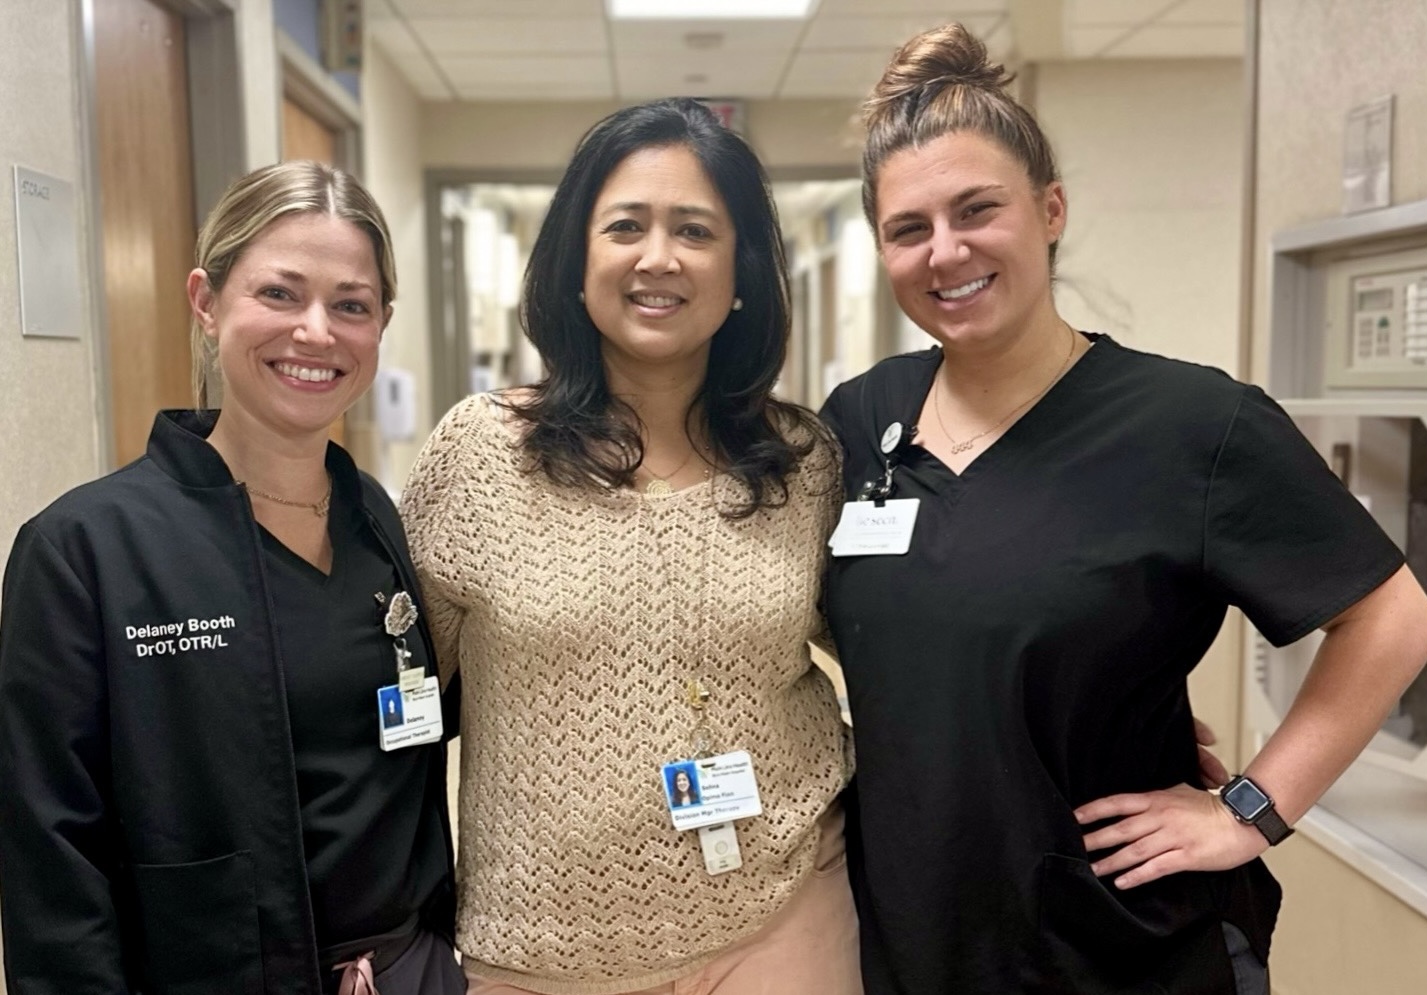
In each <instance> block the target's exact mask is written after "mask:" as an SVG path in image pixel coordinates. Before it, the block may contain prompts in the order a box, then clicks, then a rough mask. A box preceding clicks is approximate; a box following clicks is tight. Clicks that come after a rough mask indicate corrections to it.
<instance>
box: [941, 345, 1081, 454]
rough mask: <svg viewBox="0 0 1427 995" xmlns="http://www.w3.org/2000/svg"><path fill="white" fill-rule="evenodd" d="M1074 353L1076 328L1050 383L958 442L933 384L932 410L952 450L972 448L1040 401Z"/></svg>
mask: <svg viewBox="0 0 1427 995" xmlns="http://www.w3.org/2000/svg"><path fill="white" fill-rule="evenodd" d="M1074 355H1075V332H1074V330H1072V331H1071V333H1070V351H1069V352H1067V353H1066V354H1065V362H1063V363H1061V364H1060V369H1058V370H1056V371H1055V376H1053V377H1051V378H1050V383H1048V384H1046V385H1045V386H1044V387H1042V388H1041V389H1040V390H1038V391H1036V392H1035V393H1034V394H1032V395H1031V396H1030V397H1028V398H1026V399H1025V400H1024V401H1022V402H1021V403H1020V404H1018V405H1016V406H1015V407H1014V408H1012V409H1011V410H1010V411H1007V412H1006V416H1005V417H1004V418H1002V419H1001V420H1000V421H998V422H997V423H996V424H994V425H992V426H991V427H990V428H988V429H987V430H986V431H984V432H977V433H976V434H975V435H973V436H971V437H970V438H969V439H962V440H961V441H960V442H957V441H956V440H955V439H953V438H952V437H951V433H950V432H949V431H947V428H946V422H944V421H942V417H941V391H940V390H938V389H937V386H938V384H933V385H932V411H934V412H935V413H936V420H937V424H938V425H940V426H941V431H942V434H943V435H945V436H946V441H947V442H950V443H951V451H952V452H953V453H964V452H966V451H967V450H968V449H970V448H971V447H972V445H974V444H975V442H976V440H977V439H984V438H986V436H988V435H990V434H991V433H992V432H994V431H996V429H998V428H1000V427H1001V426H1002V425H1004V424H1006V422H1008V421H1010V420H1011V416H1012V415H1014V414H1015V413H1016V412H1017V411H1020V410H1021V409H1022V408H1024V407H1026V406H1027V405H1030V404H1034V403H1035V402H1036V401H1039V400H1040V399H1041V398H1042V397H1044V396H1045V393H1046V391H1048V390H1050V389H1051V388H1052V387H1054V386H1055V385H1056V383H1058V382H1059V380H1060V378H1061V377H1063V376H1064V375H1065V371H1066V370H1067V369H1068V368H1069V367H1070V357H1072V356H1074ZM942 362H946V357H945V355H943V357H942ZM939 380H940V378H939V377H938V381H939Z"/></svg>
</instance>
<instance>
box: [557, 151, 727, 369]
mask: <svg viewBox="0 0 1427 995" xmlns="http://www.w3.org/2000/svg"><path fill="white" fill-rule="evenodd" d="M735 244H736V232H735V231H734V227H733V221H732V219H731V218H730V216H729V213H728V208H727V206H726V205H725V204H724V202H723V198H722V197H721V196H719V193H718V190H717V189H716V188H715V187H714V185H713V183H712V182H711V181H710V180H709V177H708V174H707V173H705V172H704V169H703V166H702V165H701V164H700V163H699V160H698V159H697V158H696V157H695V155H694V153H693V152H692V151H691V150H690V149H689V148H688V147H687V146H684V145H665V146H655V147H650V148H644V149H640V150H639V151H637V152H633V153H631V154H630V155H629V156H628V157H626V158H625V159H624V161H623V162H621V163H620V164H619V165H618V166H616V167H615V169H614V170H613V171H612V172H611V173H610V175H609V178H608V179H607V180H606V181H605V184H604V186H603V187H602V188H601V189H600V193H599V196H598V197H597V198H596V200H595V205H594V210H593V211H592V212H591V214H590V221H589V229H588V233H587V245H588V250H587V254H586V257H585V275H584V295H585V309H586V310H587V311H588V312H589V315H590V319H591V320H592V321H593V322H594V324H595V327H596V328H598V329H599V332H600V335H601V337H602V342H601V347H602V352H603V354H604V357H605V362H606V363H607V364H609V363H612V362H614V363H620V364H633V365H637V366H657V365H662V364H667V363H671V362H686V361H688V360H689V359H691V358H694V357H701V358H703V359H704V360H705V361H706V360H707V355H708V349H709V342H710V340H711V339H712V338H713V336H714V333H716V332H717V331H718V330H719V329H720V328H721V327H723V323H724V321H725V320H726V319H727V318H728V314H729V311H730V309H731V308H732V306H733V296H734V286H733V284H734V247H735Z"/></svg>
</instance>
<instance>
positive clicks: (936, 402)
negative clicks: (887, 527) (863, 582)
mask: <svg viewBox="0 0 1427 995" xmlns="http://www.w3.org/2000/svg"><path fill="white" fill-rule="evenodd" d="M1074 355H1075V332H1074V331H1071V333H1070V351H1068V352H1067V353H1066V354H1065V362H1063V363H1061V364H1060V369H1058V370H1056V371H1055V376H1053V377H1051V378H1050V382H1049V383H1047V384H1046V385H1045V386H1044V387H1042V388H1041V389H1040V390H1038V391H1036V392H1035V393H1034V394H1032V395H1031V396H1030V397H1028V398H1026V399H1025V400H1024V401H1022V402H1021V403H1020V404H1018V405H1016V406H1015V407H1014V408H1012V409H1011V410H1010V411H1007V412H1006V415H1005V417H1003V418H1002V419H1001V420H1000V421H998V422H997V423H996V424H994V425H992V426H991V427H990V428H988V429H987V430H986V431H984V432H977V433H976V434H975V435H973V436H971V437H970V438H966V439H962V440H961V441H960V442H957V441H956V440H955V439H954V438H952V435H951V432H949V431H948V430H947V427H946V422H945V421H943V420H942V417H941V391H940V390H938V389H937V386H938V385H937V384H933V385H932V410H933V411H934V412H935V413H936V420H937V424H938V425H940V426H941V431H942V434H943V435H945V436H946V441H947V442H950V443H951V452H953V453H964V452H966V451H967V450H968V449H970V448H971V447H972V446H973V445H975V444H976V441H977V440H978V439H984V438H986V436H988V435H990V434H991V433H992V432H994V431H996V429H998V428H1000V427H1001V426H1002V425H1004V424H1006V422H1008V421H1010V420H1011V416H1012V415H1014V414H1015V413H1016V412H1018V411H1020V410H1021V409H1022V408H1025V407H1027V406H1029V405H1031V404H1034V403H1035V402H1036V401H1039V400H1040V399H1041V398H1042V397H1044V396H1045V394H1046V392H1047V391H1049V390H1050V389H1051V388H1052V387H1054V386H1055V385H1056V384H1057V383H1059V382H1060V378H1061V377H1063V376H1064V375H1065V371H1066V370H1067V369H1068V368H1069V367H1070V358H1071V357H1072V356H1074ZM945 361H946V359H945V356H943V359H942V362H945ZM675 472H676V473H677V472H678V471H675Z"/></svg>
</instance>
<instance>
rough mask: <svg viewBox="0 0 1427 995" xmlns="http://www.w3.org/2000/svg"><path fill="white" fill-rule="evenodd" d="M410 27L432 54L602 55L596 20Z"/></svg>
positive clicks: (445, 20)
mask: <svg viewBox="0 0 1427 995" xmlns="http://www.w3.org/2000/svg"><path fill="white" fill-rule="evenodd" d="M410 23H411V26H412V28H413V29H414V30H415V31H416V33H417V34H419V35H420V36H421V40H422V41H424V42H425V43H426V44H427V46H429V47H430V49H431V51H433V52H438V53H451V54H475V53H486V52H489V53H492V54H510V55H518V54H531V53H535V54H544V53H548V54H551V55H554V54H567V53H571V52H603V51H605V22H604V20H603V19H602V18H598V17H564V18H555V19H553V20H546V19H544V18H534V17H500V18H496V17H466V18H450V17H422V18H412V20H411V22H410Z"/></svg>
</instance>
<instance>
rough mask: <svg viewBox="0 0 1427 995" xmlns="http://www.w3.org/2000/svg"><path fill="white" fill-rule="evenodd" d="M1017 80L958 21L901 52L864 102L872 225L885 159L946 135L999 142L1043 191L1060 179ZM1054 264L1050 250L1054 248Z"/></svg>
mask: <svg viewBox="0 0 1427 995" xmlns="http://www.w3.org/2000/svg"><path fill="white" fill-rule="evenodd" d="M1014 79H1015V74H1014V73H1009V72H1007V71H1006V68H1005V67H1004V66H1002V65H1000V64H999V63H994V62H992V61H991V60H990V58H989V57H988V55H987V53H986V46H985V44H983V43H982V41H981V40H980V39H979V38H977V37H976V36H975V35H973V34H972V33H971V32H970V31H967V30H966V28H964V27H962V26H961V25H960V24H944V25H942V26H941V27H938V28H932V29H931V30H929V31H924V32H922V33H921V34H919V35H917V36H916V37H915V38H913V39H912V40H911V41H909V42H907V43H906V44H905V45H903V46H902V47H901V49H900V50H899V51H898V52H897V54H896V55H894V56H893V57H892V61H891V62H890V63H888V65H887V68H886V69H885V70H884V71H883V73H882V78H881V79H880V80H878V81H877V85H876V86H874V87H873V88H872V93H871V95H870V96H869V97H868V98H867V100H866V101H865V102H864V103H863V105H862V121H863V124H864V125H865V126H866V128H867V143H866V145H865V146H864V148H863V152H862V209H863V211H864V212H865V213H866V215H867V221H868V223H869V224H871V225H872V226H873V229H874V230H875V229H876V226H877V179H878V173H879V171H880V170H881V168H882V165H883V164H884V163H885V162H886V161H887V159H888V158H890V157H891V156H893V155H895V154H896V153H897V152H900V151H901V150H903V149H906V148H918V147H921V146H923V145H926V144H927V143H929V142H932V141H935V140H936V139H938V138H940V137H942V136H943V135H947V134H951V133H953V132H959V131H967V132H972V133H974V134H978V135H981V136H982V137H984V138H989V139H991V140H992V141H995V142H997V143H998V144H999V145H1001V146H1002V147H1003V148H1004V149H1005V150H1006V151H1007V152H1009V153H1010V154H1011V155H1012V156H1013V157H1014V158H1015V159H1016V160H1017V161H1018V162H1020V164H1021V165H1022V166H1023V167H1024V168H1025V170H1026V175H1027V177H1029V179H1030V181H1031V185H1032V187H1033V188H1034V189H1035V190H1036V191H1037V192H1040V191H1042V190H1044V189H1045V188H1046V187H1047V186H1048V185H1050V184H1051V183H1054V182H1055V181H1056V180H1058V179H1060V173H1059V171H1058V170H1057V169H1056V165H1055V153H1054V152H1053V151H1052V150H1051V147H1050V142H1049V141H1047V139H1046V137H1045V133H1044V132H1042V131H1041V128H1040V125H1039V124H1038V123H1037V122H1036V119H1035V116H1034V115H1033V114H1031V112H1030V111H1029V110H1027V109H1026V108H1025V107H1024V106H1022V105H1021V104H1020V103H1019V102H1018V101H1017V100H1016V99H1015V98H1014V97H1012V96H1011V94H1010V93H1009V92H1008V90H1007V87H1008V86H1009V84H1010V83H1011V81H1012V80H1014ZM1050 252H1051V262H1052V264H1054V262H1055V246H1054V245H1052V246H1051V249H1050Z"/></svg>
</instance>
